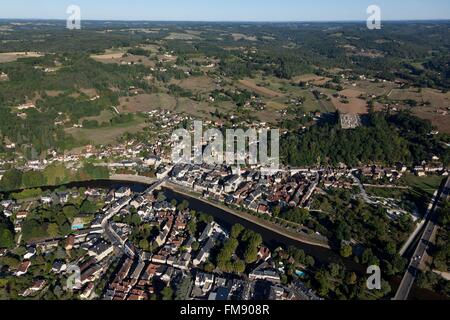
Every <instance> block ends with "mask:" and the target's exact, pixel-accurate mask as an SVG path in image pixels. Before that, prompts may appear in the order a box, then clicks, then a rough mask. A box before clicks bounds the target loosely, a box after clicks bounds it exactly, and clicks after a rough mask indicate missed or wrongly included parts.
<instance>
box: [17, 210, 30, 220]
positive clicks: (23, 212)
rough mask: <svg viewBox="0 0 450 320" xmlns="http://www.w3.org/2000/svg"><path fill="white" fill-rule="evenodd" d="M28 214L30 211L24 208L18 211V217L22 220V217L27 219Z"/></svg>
mask: <svg viewBox="0 0 450 320" xmlns="http://www.w3.org/2000/svg"><path fill="white" fill-rule="evenodd" d="M27 216H28V211H25V210H22V211H19V212H17V214H16V219H19V220H22V219H26V218H27Z"/></svg>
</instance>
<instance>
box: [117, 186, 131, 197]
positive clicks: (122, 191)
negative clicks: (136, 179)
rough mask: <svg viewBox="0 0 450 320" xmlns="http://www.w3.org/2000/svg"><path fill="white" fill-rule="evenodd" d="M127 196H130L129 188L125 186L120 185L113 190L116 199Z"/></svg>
mask: <svg viewBox="0 0 450 320" xmlns="http://www.w3.org/2000/svg"><path fill="white" fill-rule="evenodd" d="M129 196H131V189H130V188H127V187H121V188H120V189H119V190H117V191H115V192H114V197H116V199H119V198H123V197H129Z"/></svg>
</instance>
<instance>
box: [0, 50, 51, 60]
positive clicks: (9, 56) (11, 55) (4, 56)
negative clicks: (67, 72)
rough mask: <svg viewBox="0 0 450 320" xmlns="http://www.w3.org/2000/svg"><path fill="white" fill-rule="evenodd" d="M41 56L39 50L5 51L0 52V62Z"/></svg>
mask: <svg viewBox="0 0 450 320" xmlns="http://www.w3.org/2000/svg"><path fill="white" fill-rule="evenodd" d="M43 56H44V55H43V54H41V53H39V52H6V53H0V63H5V62H12V61H16V60H17V59H20V58H38V57H43Z"/></svg>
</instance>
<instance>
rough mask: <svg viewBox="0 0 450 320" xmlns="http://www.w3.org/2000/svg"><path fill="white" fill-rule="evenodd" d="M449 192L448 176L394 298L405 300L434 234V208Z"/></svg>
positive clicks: (435, 226) (436, 198) (449, 180)
mask: <svg viewBox="0 0 450 320" xmlns="http://www.w3.org/2000/svg"><path fill="white" fill-rule="evenodd" d="M449 194H450V177H449V178H448V179H447V181H446V183H445V186H444V188H443V189H441V190H440V192H439V194H438V196H436V197H435V198H434V201H433V204H432V208H431V211H430V215H429V220H428V222H427V223H426V225H425V230H424V231H423V234H422V237H421V238H420V241H419V243H418V245H417V248H416V250H415V252H414V255H413V257H412V258H411V261H410V263H409V266H408V269H407V270H406V273H405V275H404V276H403V279H402V282H401V283H400V287H399V288H398V290H397V294H396V295H395V297H394V300H407V299H408V296H409V293H410V291H411V288H412V286H413V284H414V281H415V280H416V278H417V276H418V274H419V271H420V269H419V268H420V266H421V265H422V263H424V259H425V257H426V253H427V250H428V247H429V245H430V243H431V242H430V241H431V237H432V236H433V234H434V231H435V229H436V228H437V225H436V223H435V222H436V217H435V215H436V209H437V208H438V207H439V204H440V202H441V201H445V200H446V199H448V197H449Z"/></svg>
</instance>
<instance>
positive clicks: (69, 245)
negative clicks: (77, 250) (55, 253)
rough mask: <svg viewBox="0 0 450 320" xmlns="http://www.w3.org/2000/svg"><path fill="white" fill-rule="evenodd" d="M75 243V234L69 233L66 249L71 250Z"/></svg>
mask: <svg viewBox="0 0 450 320" xmlns="http://www.w3.org/2000/svg"><path fill="white" fill-rule="evenodd" d="M74 245H75V236H74V235H73V234H71V235H69V236H68V237H67V239H66V244H65V247H64V248H65V249H66V250H67V251H70V250H72V249H73V246H74Z"/></svg>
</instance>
